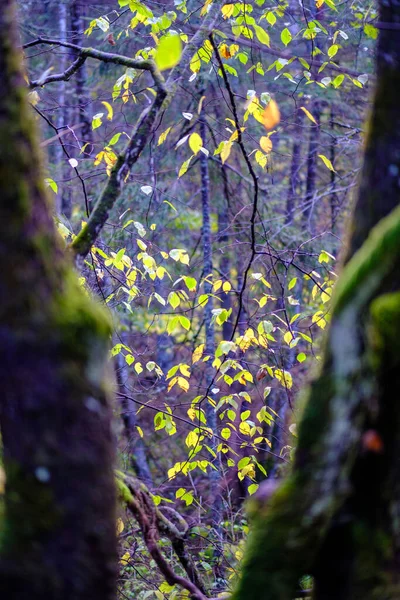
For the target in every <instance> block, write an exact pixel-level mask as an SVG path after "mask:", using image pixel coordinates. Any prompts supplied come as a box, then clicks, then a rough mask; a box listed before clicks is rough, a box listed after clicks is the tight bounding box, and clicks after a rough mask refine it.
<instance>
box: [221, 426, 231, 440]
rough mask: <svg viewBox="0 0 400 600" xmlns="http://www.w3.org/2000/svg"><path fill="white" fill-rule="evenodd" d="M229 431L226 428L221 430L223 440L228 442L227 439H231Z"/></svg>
mask: <svg viewBox="0 0 400 600" xmlns="http://www.w3.org/2000/svg"><path fill="white" fill-rule="evenodd" d="M231 433H232V432H231V430H230V429H229V428H228V427H224V428H223V429H222V430H221V436H222V437H223V438H224V440H229V438H230V437H231Z"/></svg>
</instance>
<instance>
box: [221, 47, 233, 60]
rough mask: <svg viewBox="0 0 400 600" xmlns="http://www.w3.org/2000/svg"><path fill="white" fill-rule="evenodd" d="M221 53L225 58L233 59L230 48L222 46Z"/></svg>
mask: <svg viewBox="0 0 400 600" xmlns="http://www.w3.org/2000/svg"><path fill="white" fill-rule="evenodd" d="M219 52H220V54H221V56H223V57H224V58H231V56H232V54H231V52H230V50H229V47H228V46H227V45H226V44H222V46H220V49H219Z"/></svg>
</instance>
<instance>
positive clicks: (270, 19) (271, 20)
mask: <svg viewBox="0 0 400 600" xmlns="http://www.w3.org/2000/svg"><path fill="white" fill-rule="evenodd" d="M265 18H266V19H267V21H268V23H269V24H270V25H275V23H276V16H275V15H274V13H272V12H268V13H267V16H266V17H265Z"/></svg>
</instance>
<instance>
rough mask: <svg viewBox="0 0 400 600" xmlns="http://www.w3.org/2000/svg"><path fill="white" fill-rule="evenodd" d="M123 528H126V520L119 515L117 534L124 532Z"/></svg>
mask: <svg viewBox="0 0 400 600" xmlns="http://www.w3.org/2000/svg"><path fill="white" fill-rule="evenodd" d="M123 530H124V522H123V520H122V519H121V518H120V517H118V519H117V535H119V534H120V533H122V532H123Z"/></svg>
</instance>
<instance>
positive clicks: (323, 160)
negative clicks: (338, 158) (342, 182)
mask: <svg viewBox="0 0 400 600" xmlns="http://www.w3.org/2000/svg"><path fill="white" fill-rule="evenodd" d="M318 157H319V158H320V159H321V160H322V162H323V163H324V165H325V166H326V167H327V168H328V169H329V170H330V171H333V172H334V173H336V171H335V169H334V168H333V164H332V163H331V161H330V160H329V158H326V156H324V154H318Z"/></svg>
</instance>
